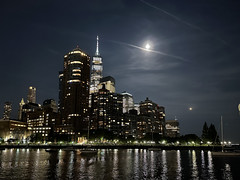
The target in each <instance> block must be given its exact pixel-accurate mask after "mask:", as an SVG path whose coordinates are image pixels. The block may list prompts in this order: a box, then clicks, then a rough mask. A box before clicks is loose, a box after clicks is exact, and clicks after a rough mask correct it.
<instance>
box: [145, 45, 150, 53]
mask: <svg viewBox="0 0 240 180" xmlns="http://www.w3.org/2000/svg"><path fill="white" fill-rule="evenodd" d="M150 48H151V46H150V44H148V43H147V44H146V46H145V49H146V50H147V51H148V50H150Z"/></svg>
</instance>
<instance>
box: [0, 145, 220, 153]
mask: <svg viewBox="0 0 240 180" xmlns="http://www.w3.org/2000/svg"><path fill="white" fill-rule="evenodd" d="M70 147H71V148H75V149H85V148H92V149H149V148H159V149H162V150H211V151H212V150H215V151H220V150H221V146H164V145H75V144H74V145H70V144H67V145H66V144H61V145H35V144H28V145H25V144H4V145H0V148H6V149H11V148H22V149H24V148H25V149H49V148H53V149H64V148H70Z"/></svg>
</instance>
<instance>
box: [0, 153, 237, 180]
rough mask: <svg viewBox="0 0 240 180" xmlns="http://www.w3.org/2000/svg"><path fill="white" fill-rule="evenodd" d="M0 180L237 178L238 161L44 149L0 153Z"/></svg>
mask: <svg viewBox="0 0 240 180" xmlns="http://www.w3.org/2000/svg"><path fill="white" fill-rule="evenodd" d="M0 179H34V180H39V179H98V180H101V179H104V180H105V179H106V180H108V179H124V180H125V179H126V180H128V179H130V180H131V179H217V180H218V179H236V180H239V179H240V158H239V157H238V158H236V157H227V158H226V157H225V158H223V157H218V158H215V157H214V158H213V157H212V155H211V152H210V151H205V152H204V151H194V150H191V151H190V150H189V151H179V150H178V151H176V150H172V151H167V150H162V151H148V150H144V149H113V150H105V149H100V150H99V153H98V155H95V156H83V155H81V154H80V153H79V152H78V151H76V152H72V151H63V150H60V151H59V152H51V153H49V152H45V150H44V149H6V150H4V151H0Z"/></svg>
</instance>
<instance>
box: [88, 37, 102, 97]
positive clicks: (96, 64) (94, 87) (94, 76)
mask: <svg viewBox="0 0 240 180" xmlns="http://www.w3.org/2000/svg"><path fill="white" fill-rule="evenodd" d="M98 41H99V38H98V36H97V47H96V53H95V56H93V59H92V66H91V83H90V94H92V93H95V92H98V85H99V83H100V79H102V77H103V75H102V72H103V65H102V57H101V56H100V53H99V44H98Z"/></svg>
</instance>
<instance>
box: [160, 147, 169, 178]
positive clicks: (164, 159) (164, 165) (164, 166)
mask: <svg viewBox="0 0 240 180" xmlns="http://www.w3.org/2000/svg"><path fill="white" fill-rule="evenodd" d="M167 171H168V167H167V157H166V151H165V150H162V175H161V179H167Z"/></svg>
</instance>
